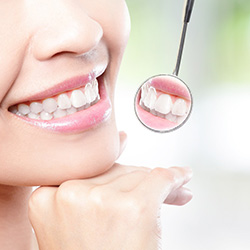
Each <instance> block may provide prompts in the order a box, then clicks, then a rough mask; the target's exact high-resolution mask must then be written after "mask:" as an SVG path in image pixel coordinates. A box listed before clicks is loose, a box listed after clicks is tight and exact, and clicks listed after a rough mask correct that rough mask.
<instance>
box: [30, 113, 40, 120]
mask: <svg viewBox="0 0 250 250" xmlns="http://www.w3.org/2000/svg"><path fill="white" fill-rule="evenodd" d="M28 117H29V118H30V119H39V118H40V116H39V115H37V114H35V113H29V114H28Z"/></svg>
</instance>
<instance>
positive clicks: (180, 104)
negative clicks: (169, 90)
mask: <svg viewBox="0 0 250 250" xmlns="http://www.w3.org/2000/svg"><path fill="white" fill-rule="evenodd" d="M186 111H187V104H186V101H185V100H183V99H181V98H178V99H177V100H176V101H175V103H174V105H173V108H172V114H173V115H178V116H183V115H185V114H186Z"/></svg>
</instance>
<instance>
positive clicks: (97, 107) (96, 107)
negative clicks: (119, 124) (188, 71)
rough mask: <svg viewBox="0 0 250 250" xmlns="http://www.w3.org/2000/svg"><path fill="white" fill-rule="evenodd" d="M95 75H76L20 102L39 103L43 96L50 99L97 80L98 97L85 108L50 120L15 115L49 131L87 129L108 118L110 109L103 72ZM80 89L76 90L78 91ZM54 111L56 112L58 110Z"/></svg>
mask: <svg viewBox="0 0 250 250" xmlns="http://www.w3.org/2000/svg"><path fill="white" fill-rule="evenodd" d="M95 77H96V76H95V75H94V74H93V73H91V74H88V75H84V76H77V77H74V78H71V79H69V80H66V81H64V82H62V83H61V84H58V85H56V86H55V87H52V88H51V89H48V90H46V91H43V92H41V93H37V94H35V95H33V96H31V97H29V98H25V99H23V100H22V101H21V102H20V103H27V104H29V103H31V102H33V104H34V101H37V103H39V100H43V99H44V98H48V97H49V98H48V99H46V100H49V99H50V100H52V98H51V97H53V96H55V95H58V94H60V93H65V92H67V91H71V90H72V91H73V92H76V90H75V89H77V88H78V89H79V88H80V89H83V87H85V86H86V85H87V86H88V85H89V82H91V81H95V82H96V83H97V82H98V85H99V94H98V96H99V97H98V100H96V101H95V102H93V103H92V104H93V105H92V106H90V107H87V108H86V107H85V108H86V109H84V107H82V108H81V109H77V111H78V112H75V113H73V114H70V113H69V115H67V116H65V117H61V118H56V119H52V120H42V119H30V118H33V116H29V117H30V118H29V117H27V115H26V116H23V115H21V116H18V115H15V117H18V118H19V119H21V120H22V121H24V122H26V123H28V124H30V125H33V126H37V127H39V128H42V129H48V130H50V131H55V132H62V133H72V132H81V131H85V130H89V129H91V128H93V127H95V126H97V125H98V124H101V123H103V122H105V121H106V120H107V119H108V118H109V116H110V114H111V110H112V108H111V102H110V99H109V97H108V95H107V91H106V88H105V80H104V74H102V75H101V76H99V77H97V78H96V79H95ZM80 89H79V90H77V91H78V92H79V91H80ZM97 91H98V90H97ZM99 99H100V100H99ZM96 102H97V103H96ZM24 105H25V104H22V105H20V104H19V105H18V106H19V107H20V106H24ZM16 106H17V105H16ZM11 108H12V109H13V106H12V107H10V108H9V110H10V109H11ZM72 108H73V107H72ZM62 111H64V110H62ZM56 112H57V113H58V110H57V111H56ZM56 112H55V113H56ZM12 113H13V112H12ZM49 115H50V114H49Z"/></svg>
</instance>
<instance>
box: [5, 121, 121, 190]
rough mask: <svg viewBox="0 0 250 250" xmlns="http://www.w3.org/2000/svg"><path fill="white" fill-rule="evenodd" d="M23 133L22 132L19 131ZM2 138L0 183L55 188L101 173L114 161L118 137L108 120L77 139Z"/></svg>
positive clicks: (23, 135) (26, 135)
mask: <svg viewBox="0 0 250 250" xmlns="http://www.w3.org/2000/svg"><path fill="white" fill-rule="evenodd" d="M21 129H23V128H21ZM18 135H19V136H18V137H17V135H16V136H15V135H13V134H12V135H11V134H9V135H5V137H3V140H2V141H1V151H0V159H1V160H0V161H1V162H0V168H1V173H4V175H0V183H2V184H8V185H25V186H40V185H59V184H61V183H62V182H64V181H66V180H70V179H81V178H87V177H91V176H95V175H98V174H101V173H102V172H105V171H106V170H107V169H108V168H110V167H111V166H112V165H113V163H114V161H115V160H116V159H117V156H118V153H119V135H118V132H117V130H116V126H115V123H114V122H113V121H112V119H111V120H110V121H109V122H107V123H106V124H105V125H103V126H101V127H99V128H96V129H94V130H93V131H89V132H85V133H82V134H77V135H68V136H66V135H50V134H48V133H42V134H35V133H34V134H32V133H31V131H30V130H29V133H28V132H26V131H25V129H24V131H23V133H18Z"/></svg>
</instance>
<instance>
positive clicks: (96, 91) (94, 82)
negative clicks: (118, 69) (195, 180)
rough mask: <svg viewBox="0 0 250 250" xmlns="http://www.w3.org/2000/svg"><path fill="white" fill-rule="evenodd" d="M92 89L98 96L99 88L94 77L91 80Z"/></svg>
mask: <svg viewBox="0 0 250 250" xmlns="http://www.w3.org/2000/svg"><path fill="white" fill-rule="evenodd" d="M93 89H94V92H95V96H98V95H99V89H98V82H97V80H96V79H95V80H94V81H93Z"/></svg>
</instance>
